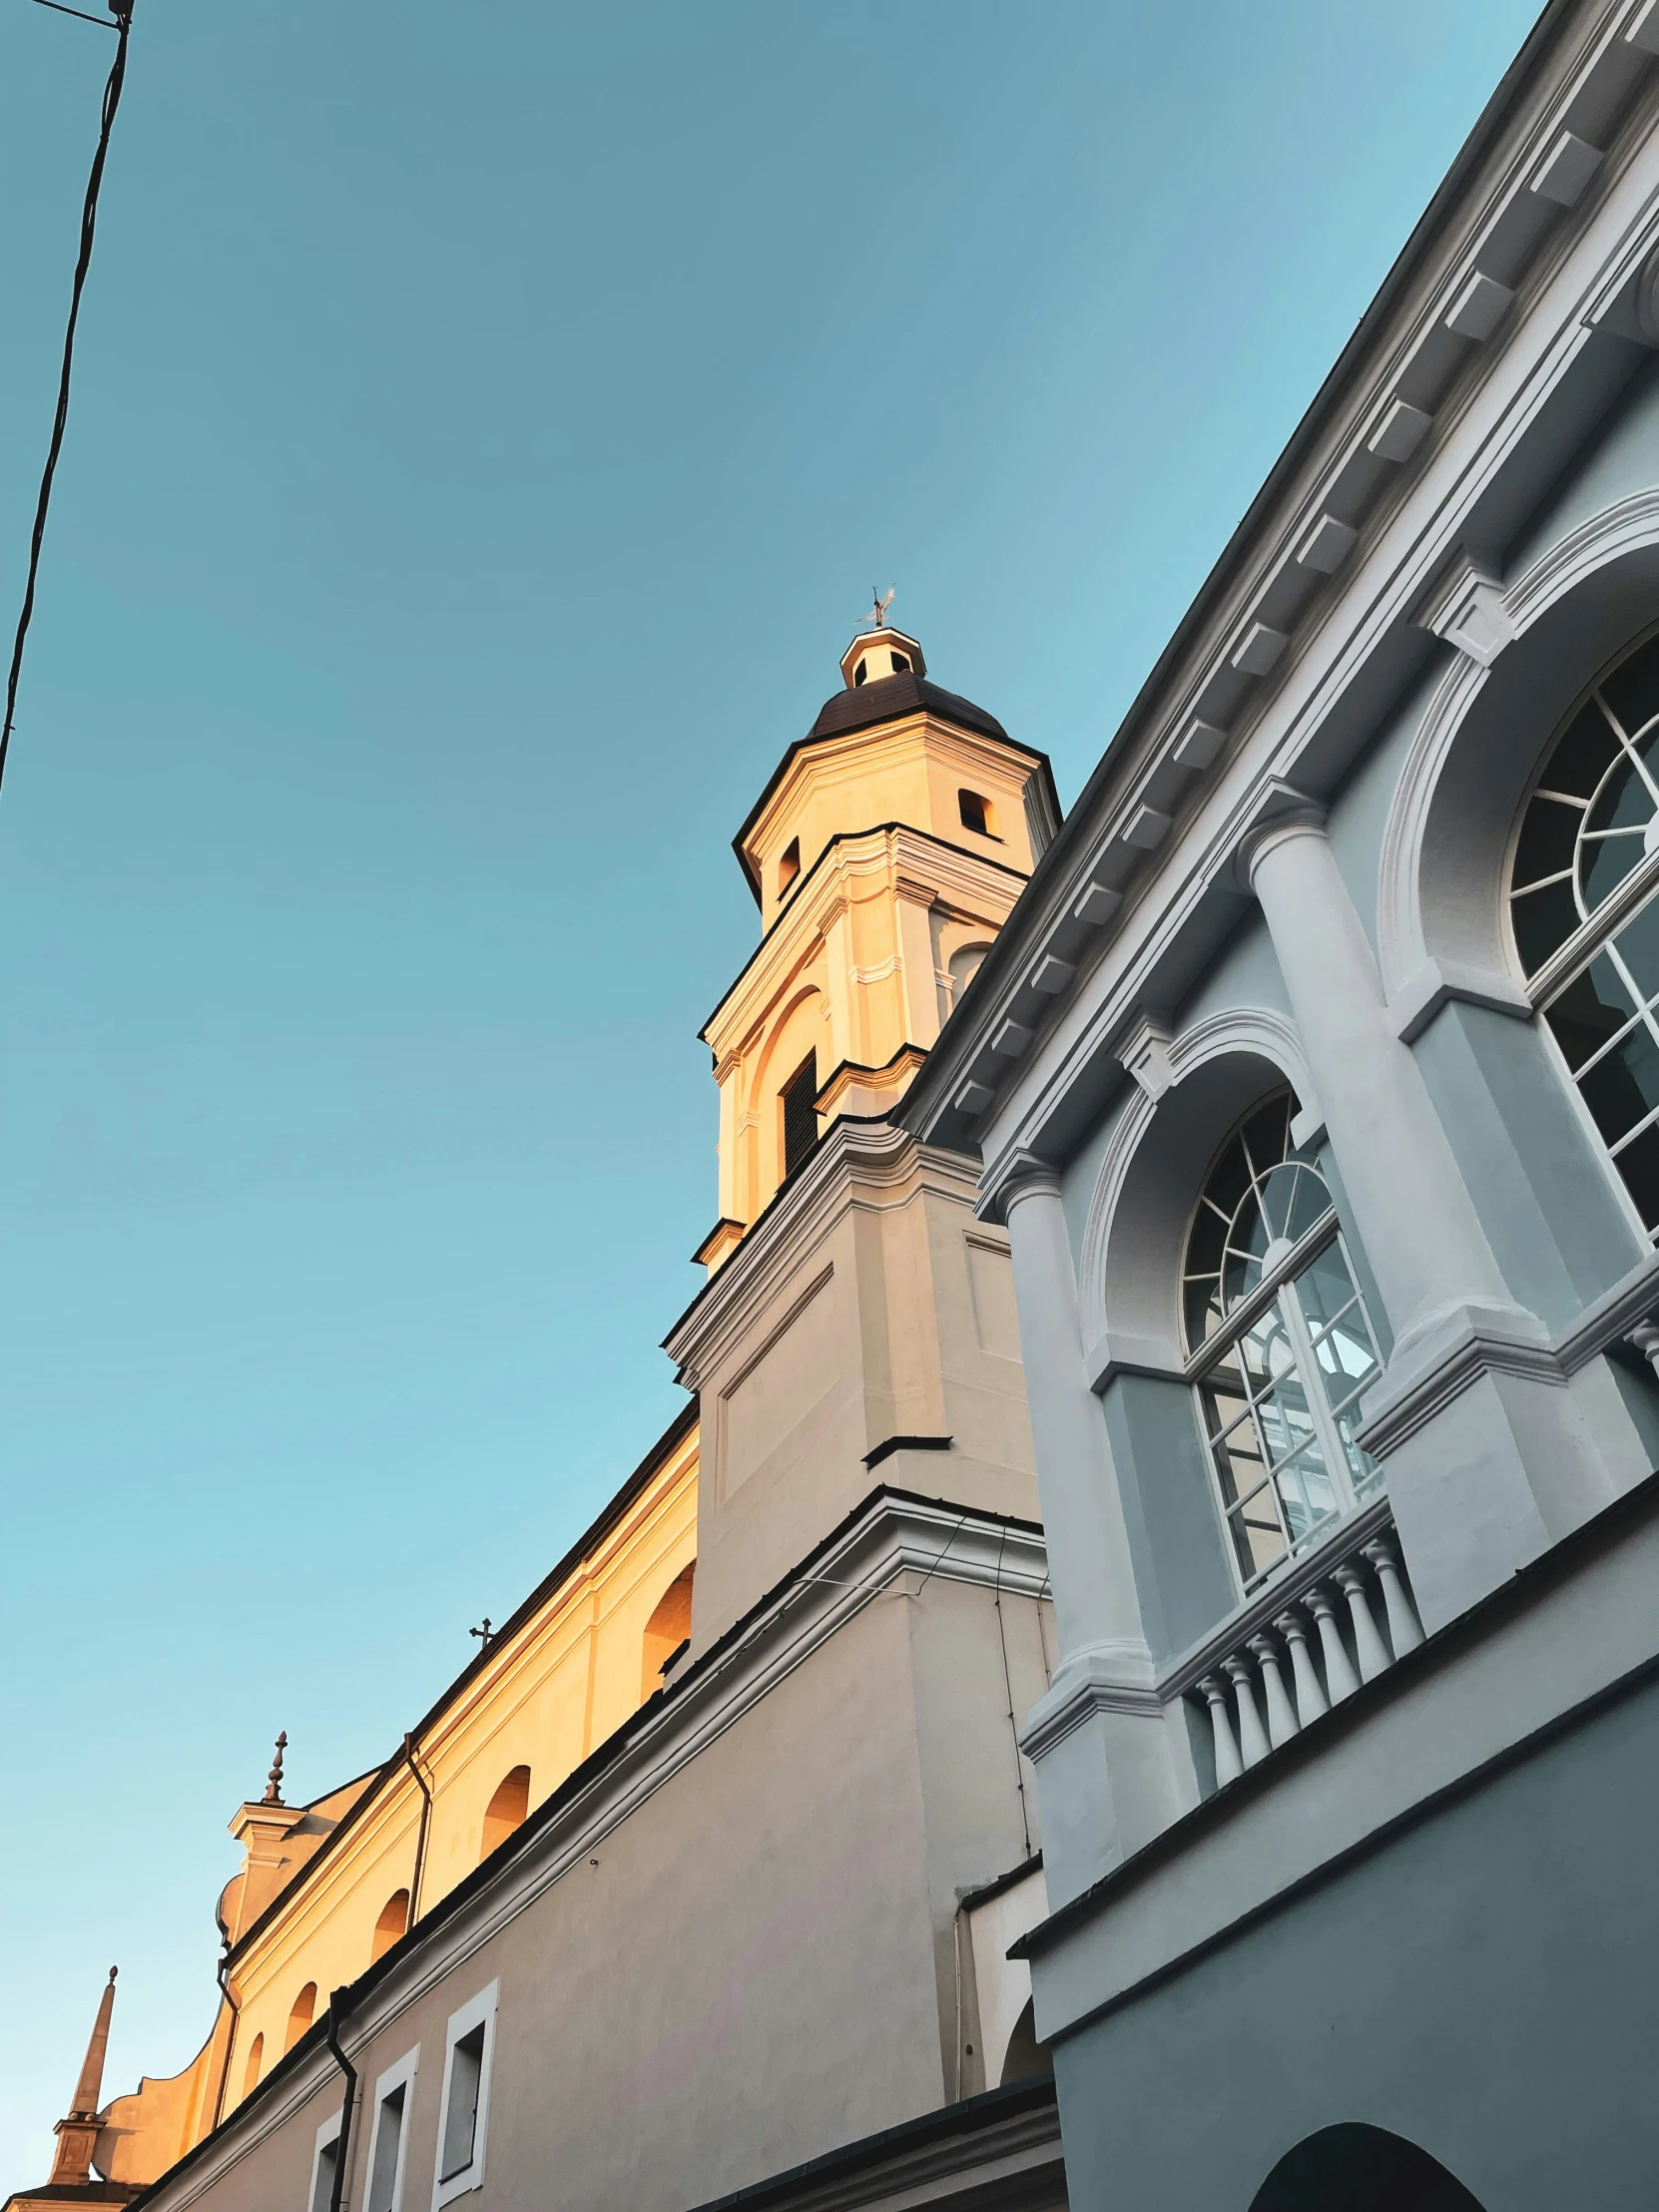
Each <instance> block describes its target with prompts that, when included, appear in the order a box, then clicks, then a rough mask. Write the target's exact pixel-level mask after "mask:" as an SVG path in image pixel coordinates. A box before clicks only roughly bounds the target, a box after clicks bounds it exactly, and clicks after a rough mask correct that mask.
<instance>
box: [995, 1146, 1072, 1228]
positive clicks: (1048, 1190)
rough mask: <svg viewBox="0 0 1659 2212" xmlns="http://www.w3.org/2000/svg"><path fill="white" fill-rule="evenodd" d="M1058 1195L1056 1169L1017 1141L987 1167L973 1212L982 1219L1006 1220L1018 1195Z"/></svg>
mask: <svg viewBox="0 0 1659 2212" xmlns="http://www.w3.org/2000/svg"><path fill="white" fill-rule="evenodd" d="M1059 1195H1060V1175H1059V1170H1058V1169H1057V1168H1055V1167H1054V1166H1053V1165H1052V1164H1051V1163H1050V1162H1049V1161H1047V1160H1043V1159H1040V1158H1039V1157H1038V1156H1037V1154H1036V1153H1034V1152H1032V1151H1029V1150H1028V1149H1027V1148H1026V1147H1025V1146H1024V1145H1021V1146H1019V1147H1018V1148H1017V1149H1016V1150H1015V1151H1013V1152H1009V1153H1006V1154H1004V1156H1003V1157H1002V1158H1001V1159H1000V1160H998V1161H996V1162H994V1163H993V1164H992V1166H991V1167H990V1168H989V1169H987V1171H986V1173H985V1175H984V1177H983V1178H982V1180H981V1183H980V1191H979V1203H978V1205H977V1206H976V1207H975V1208H974V1212H975V1213H976V1214H978V1216H979V1217H980V1219H981V1220H982V1221H1000V1222H1006V1220H1007V1219H1008V1216H1009V1214H1010V1213H1012V1211H1013V1209H1014V1208H1015V1207H1016V1206H1017V1205H1018V1204H1019V1202H1020V1200H1021V1199H1023V1198H1058V1197H1059Z"/></svg>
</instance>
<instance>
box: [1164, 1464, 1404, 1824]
mask: <svg viewBox="0 0 1659 2212" xmlns="http://www.w3.org/2000/svg"><path fill="white" fill-rule="evenodd" d="M1421 1642H1422V1627H1421V1624H1420V1623H1419V1621H1418V1619H1417V1614H1416V1607H1415V1604H1414V1603H1413V1601H1412V1597H1411V1589H1410V1583H1409V1581H1408V1579H1407V1576H1406V1573H1405V1566H1404V1562H1403V1560H1402V1559H1401V1557H1400V1553H1399V1545H1398V1543H1397V1541H1396V1539H1395V1536H1394V1530H1393V1517H1392V1515H1391V1514H1390V1512H1389V1510H1388V1501H1387V1499H1386V1498H1378V1499H1376V1500H1374V1501H1373V1502H1372V1503H1371V1504H1370V1505H1368V1506H1367V1507H1366V1508H1365V1509H1364V1510H1363V1511H1362V1512H1359V1513H1356V1514H1355V1515H1354V1516H1353V1517H1352V1518H1351V1519H1349V1520H1347V1521H1345V1522H1344V1523H1343V1524H1342V1525H1341V1527H1339V1528H1337V1529H1336V1530H1334V1531H1333V1533H1332V1536H1331V1538H1330V1540H1329V1541H1328V1542H1327V1543H1325V1544H1322V1545H1321V1546H1320V1548H1319V1549H1318V1550H1317V1551H1314V1552H1312V1553H1310V1554H1309V1555H1308V1556H1307V1557H1306V1558H1303V1559H1299V1560H1297V1561H1296V1562H1295V1564H1294V1565H1292V1566H1291V1567H1289V1568H1287V1569H1286V1571H1285V1572H1284V1573H1283V1574H1281V1575H1279V1576H1277V1577H1276V1578H1275V1579H1274V1580H1273V1582H1272V1583H1270V1584H1269V1585H1268V1586H1267V1587H1266V1588H1265V1589H1262V1590H1259V1591H1258V1592H1257V1593H1256V1594H1255V1596H1254V1597H1253V1598H1252V1599H1251V1601H1250V1603H1249V1604H1248V1605H1246V1606H1245V1607H1244V1608H1243V1609H1242V1610H1241V1611H1239V1612H1237V1613H1235V1614H1233V1615H1231V1616H1230V1618H1229V1619H1228V1620H1226V1621H1225V1622H1223V1624H1222V1625H1221V1627H1220V1628H1219V1629H1218V1630H1217V1631H1216V1633H1215V1634H1214V1635H1213V1636H1210V1637H1208V1638H1206V1639H1205V1641H1204V1642H1203V1643H1201V1644H1199V1645H1197V1646H1196V1647H1195V1648H1194V1649H1193V1650H1192V1651H1190V1652H1188V1653H1187V1654H1186V1655H1185V1657H1184V1658H1182V1659H1181V1660H1180V1661H1179V1662H1178V1663H1177V1665H1176V1666H1175V1667H1174V1668H1173V1669H1172V1670H1171V1672H1170V1674H1169V1675H1168V1677H1166V1679H1165V1681H1164V1682H1163V1683H1161V1684H1160V1685H1159V1687H1160V1690H1161V1692H1162V1694H1163V1695H1164V1696H1165V1697H1168V1698H1176V1697H1183V1698H1185V1699H1186V1700H1187V1701H1188V1703H1189V1705H1190V1706H1191V1707H1192V1708H1193V1709H1194V1710H1195V1711H1196V1712H1197V1713H1199V1714H1200V1715H1201V1716H1202V1717H1203V1721H1204V1723H1205V1724H1206V1725H1207V1727H1208V1730H1209V1733H1210V1736H1211V1738H1212V1740H1213V1742H1214V1746H1215V1785H1214V1786H1215V1788H1216V1789H1218V1790H1221V1789H1225V1788H1226V1786H1227V1785H1228V1783H1230V1782H1234V1781H1236V1780H1237V1779H1238V1777H1239V1776H1240V1775H1241V1774H1243V1773H1244V1772H1245V1770H1246V1768H1247V1767H1254V1766H1257V1765H1258V1764H1259V1763H1260V1762H1261V1761H1262V1760H1264V1759H1266V1758H1267V1757H1268V1756H1269V1754H1270V1753H1271V1752H1273V1751H1276V1750H1277V1749H1278V1748H1279V1746H1280V1745H1281V1744H1287V1743H1289V1742H1290V1740H1291V1738H1292V1737H1293V1736H1298V1735H1300V1734H1301V1733H1302V1731H1303V1729H1304V1728H1306V1727H1307V1726H1308V1725H1309V1723H1310V1722H1311V1721H1315V1720H1317V1719H1319V1717H1320V1715H1321V1714H1323V1713H1328V1712H1330V1710H1331V1708H1332V1707H1333V1706H1334V1705H1340V1704H1341V1703H1342V1701H1343V1699H1344V1698H1348V1697H1352V1696H1353V1695H1354V1693H1355V1691H1356V1690H1358V1689H1359V1687H1360V1685H1361V1683H1362V1682H1372V1681H1375V1680H1376V1678H1377V1676H1379V1675H1380V1674H1383V1673H1385V1672H1386V1671H1387V1669H1388V1668H1389V1667H1391V1666H1392V1665H1393V1664H1394V1662H1395V1660H1397V1659H1402V1658H1403V1657H1404V1655H1405V1654H1406V1652H1408V1651H1413V1650H1415V1648H1416V1647H1417V1645H1418V1644H1420V1643H1421ZM1205 1794H1206V1795H1209V1794H1210V1792H1209V1791H1208V1790H1206V1792H1205Z"/></svg>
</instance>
